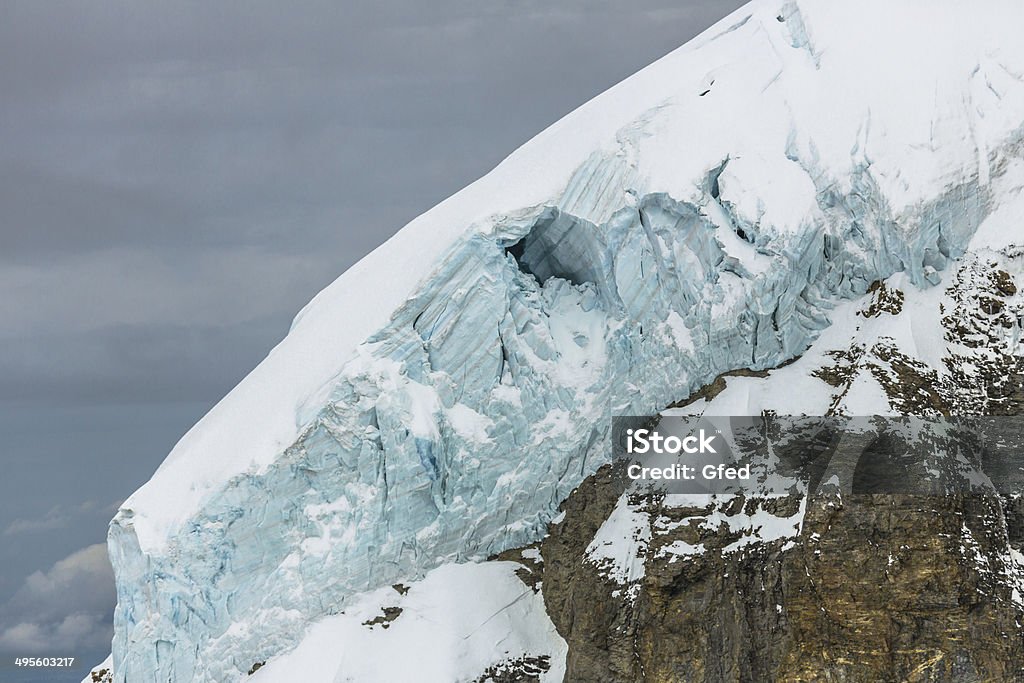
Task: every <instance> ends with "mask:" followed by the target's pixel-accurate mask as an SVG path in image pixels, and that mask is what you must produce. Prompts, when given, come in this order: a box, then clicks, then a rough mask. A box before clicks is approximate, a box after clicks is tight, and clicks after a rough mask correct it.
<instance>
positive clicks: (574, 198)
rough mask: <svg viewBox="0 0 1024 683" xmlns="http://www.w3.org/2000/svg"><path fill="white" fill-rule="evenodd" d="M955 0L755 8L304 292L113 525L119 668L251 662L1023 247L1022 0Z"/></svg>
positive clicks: (505, 534)
mask: <svg viewBox="0 0 1024 683" xmlns="http://www.w3.org/2000/svg"><path fill="white" fill-rule="evenodd" d="M943 2H944V3H945V4H948V5H950V7H949V8H947V9H946V11H941V12H940V11H936V9H937V4H936V3H935V2H928V3H925V2H916V1H915V2H906V3H899V4H898V5H893V4H892V3H886V2H881V1H880V0H872V1H870V2H862V3H856V4H853V3H845V4H844V3H835V2H828V1H826V0H803V1H800V2H782V1H780V0H765V1H760V0H759V1H757V2H753V3H751V4H749V5H747V6H745V7H744V8H742V9H740V10H738V11H737V12H735V13H734V14H732V15H730V16H729V17H727V18H726V19H724V20H723V21H722V22H719V23H718V24H716V25H715V26H714V27H712V28H711V29H709V30H708V31H707V32H705V33H704V34H702V35H701V36H700V37H698V38H697V39H695V40H694V41H692V42H691V43H689V44H687V45H685V46H683V47H682V48H680V49H678V50H676V51H675V52H672V53H671V54H669V55H667V56H666V57H664V58H663V59H661V60H659V61H658V62H656V63H655V64H653V65H651V66H650V67H648V68H646V69H644V70H642V71H640V72H639V73H637V74H636V75H634V76H632V77H630V78H629V79H627V80H626V81H624V82H622V83H620V84H619V85H617V86H615V87H613V88H611V89H610V90H608V91H607V92H605V93H604V94H602V95H600V96H599V97H597V98H595V99H594V100H592V101H591V102H589V103H587V104H586V105H584V106H582V107H580V108H579V109H577V110H576V111H574V112H573V113H571V114H569V115H568V116H567V117H565V118H564V119H562V120H561V121H559V122H558V123H556V124H554V125H553V126H551V127H550V128H549V129H547V130H545V131H544V132H542V133H541V134H540V135H538V136H537V137H535V138H534V139H533V140H531V141H530V142H529V143H527V144H526V145H524V146H523V147H522V148H520V149H519V150H517V151H516V152H514V153H513V154H512V155H510V156H509V157H508V159H506V160H505V161H504V162H503V163H502V164H500V165H499V166H498V167H497V168H496V169H495V170H494V171H492V172H491V173H489V174H488V175H487V176H485V177H483V178H482V179H480V180H479V181H477V182H476V183H474V184H472V185H470V186H469V187H467V188H466V189H464V190H463V191H461V192H459V193H458V194H456V195H454V196H453V197H451V198H449V199H448V200H446V201H444V202H442V203H441V204H439V205H438V206H437V207H435V208H434V209H432V210H431V211H428V212H427V213H426V214H424V215H423V216H421V217H419V218H417V219H416V220H414V221H413V222H412V223H410V224H409V225H408V226H406V227H405V228H404V229H403V230H401V231H400V232H399V233H398V234H396V235H395V236H394V237H393V238H392V239H391V240H389V241H388V242H387V243H386V244H384V245H383V246H382V247H380V248H379V249H377V250H376V251H375V252H373V253H372V254H371V255H369V256H368V257H367V258H365V259H363V260H362V261H361V262H360V263H358V264H357V265H355V266H354V267H353V268H352V269H350V270H349V271H348V272H346V273H345V274H344V275H342V276H341V277H340V278H339V279H338V280H337V281H335V282H334V283H333V284H332V285H330V286H329V287H327V288H326V289H325V290H324V291H323V292H321V293H320V294H319V295H317V297H316V298H315V299H314V300H313V301H312V302H311V303H310V304H309V305H308V306H307V307H306V308H305V309H304V310H303V311H302V312H301V313H300V314H299V315H298V316H297V318H296V320H295V322H294V324H293V327H292V330H291V331H290V333H289V334H288V336H287V337H286V338H285V339H284V340H283V341H282V342H281V343H280V344H279V345H278V346H277V347H276V348H275V349H274V350H273V351H272V352H271V353H270V355H269V356H268V358H267V359H266V360H265V361H264V362H263V363H261V364H260V366H259V367H257V368H256V369H255V370H254V371H253V372H252V373H251V374H250V375H249V376H248V377H247V378H246V379H245V380H243V381H242V383H240V384H239V386H238V387H236V388H235V389H234V390H233V391H232V392H231V393H230V394H229V395H228V396H227V397H225V398H224V399H223V400H222V401H221V402H220V403H219V404H218V405H217V406H216V407H215V408H214V409H213V410H211V411H210V413H209V414H208V415H207V416H206V417H204V418H203V419H202V420H201V421H200V422H199V423H198V424H197V425H196V426H195V427H194V428H193V429H192V430H191V431H190V432H189V433H188V434H187V435H186V436H185V437H184V438H183V439H182V440H181V441H180V442H179V444H178V445H177V446H176V447H175V449H174V450H173V451H172V453H171V454H170V455H169V456H168V458H167V460H166V461H165V463H164V464H163V465H162V466H161V467H160V469H159V470H158V471H157V473H156V474H155V475H154V476H153V478H152V479H151V480H150V481H149V482H148V483H147V484H146V485H145V486H143V487H142V488H141V489H140V490H139V491H137V492H136V493H135V494H134V495H133V496H132V497H131V498H130V499H129V500H127V501H126V502H125V503H124V505H123V506H122V509H121V511H120V512H119V513H118V516H117V517H116V518H115V520H114V522H113V524H112V527H111V535H110V541H111V554H112V557H113V559H114V563H115V569H116V572H117V579H118V586H119V605H118V609H117V614H116V637H115V643H114V668H115V672H116V676H117V678H115V680H118V681H123V680H125V679H126V678H127V679H135V678H136V676H143V677H147V678H148V677H153V676H154V675H155V674H154V672H156V673H157V674H159V677H162V679H164V678H167V677H171V678H172V679H175V680H217V681H225V680H233V679H236V678H239V677H240V676H241V675H242V674H244V673H245V672H246V671H247V670H248V669H249V668H250V666H251V665H252V664H253V663H254V662H257V661H264V660H266V659H268V658H269V657H271V656H273V655H274V654H277V653H279V652H281V651H283V650H287V649H288V648H290V647H292V646H293V645H294V644H295V642H296V638H297V637H298V636H297V634H300V633H301V632H302V631H303V630H304V629H305V627H306V626H307V625H308V624H309V623H311V622H312V621H314V620H315V619H317V618H319V617H321V616H323V615H324V614H327V613H328V612H329V611H330V610H333V609H338V608H340V606H343V605H345V604H346V603H347V601H350V600H351V599H352V596H353V595H354V594H356V593H358V592H359V591H365V590H367V589H373V588H377V587H379V586H382V585H387V584H388V583H390V582H392V581H395V580H398V579H401V578H406V577H420V576H423V575H424V574H426V573H427V572H428V571H430V570H432V569H434V568H435V567H438V566H440V565H442V564H444V563H447V562H461V561H465V560H473V559H479V558H483V557H487V556H489V555H492V554H494V553H497V552H500V551H502V550H504V549H506V548H509V547H513V546H516V545H521V544H524V543H528V542H531V541H534V540H536V539H537V538H538V537H539V535H541V534H542V533H543V531H544V529H545V528H546V525H547V522H548V521H549V520H550V519H551V517H552V516H554V514H555V510H556V509H557V507H558V505H559V503H560V502H561V501H562V500H563V499H564V498H565V496H566V495H568V493H569V492H570V491H572V489H573V488H574V487H575V486H576V485H577V484H578V483H579V482H580V481H581V480H582V479H583V477H585V476H586V475H587V474H589V473H591V472H593V471H594V470H595V469H596V468H597V467H598V466H599V465H601V464H602V463H603V462H604V461H605V460H606V459H607V457H608V453H607V448H606V447H605V445H606V444H605V440H606V438H607V430H608V427H609V426H610V424H609V420H608V417H609V416H610V415H612V414H617V413H618V414H628V413H632V414H645V413H649V412H653V411H656V410H660V409H662V408H663V407H665V406H667V405H669V404H671V403H673V402H674V401H677V400H679V399H682V398H685V397H686V396H688V395H690V393H691V392H692V391H693V390H695V389H696V388H698V387H700V386H702V385H704V384H706V383H708V382H709V381H711V380H712V379H714V378H715V377H717V376H719V375H721V374H722V373H724V372H727V371H730V370H735V369H738V368H752V369H759V370H760V369H765V368H771V367H775V366H777V365H779V364H781V363H783V362H785V361H789V360H791V359H793V358H794V357H796V356H798V355H800V354H802V353H803V352H804V351H805V350H806V349H807V348H808V347H809V346H810V344H811V343H812V342H813V341H814V340H815V339H816V338H818V336H819V334H820V332H821V330H823V329H825V328H827V327H828V326H829V324H830V323H831V322H832V320H833V319H834V318H835V316H836V315H838V314H845V313H843V312H844V311H845V309H844V308H842V306H843V304H840V308H839V309H836V308H835V306H836V305H837V302H840V301H841V300H843V299H850V298H853V297H859V296H862V295H864V294H865V293H867V292H869V288H870V287H872V286H875V285H874V284H873V283H876V282H879V281H882V280H885V279H887V278H890V277H892V276H894V275H895V276H896V277H897V278H899V282H900V287H901V288H902V287H906V288H915V289H916V288H919V287H927V286H928V285H934V284H936V283H939V282H940V280H941V278H942V273H943V272H944V271H945V270H946V269H947V266H948V264H949V263H950V261H951V259H955V258H956V257H958V256H960V255H961V254H962V253H963V252H964V250H965V249H966V248H967V247H968V244H969V243H970V240H971V239H972V235H974V234H975V232H976V231H977V230H978V227H979V225H983V226H984V231H983V234H984V235H985V236H984V238H983V239H984V240H985V241H986V244H995V243H997V242H999V241H1000V240H1003V242H1005V243H1010V242H1014V238H1007V237H1006V236H1005V235H1006V231H1007V230H1015V229H1016V230H1019V228H1016V226H1014V225H1013V224H1012V220H1011V218H1012V217H1011V216H1009V215H1007V214H1005V213H1004V212H1005V209H1004V207H1006V206H1009V205H1010V203H1011V202H1018V204H1016V205H1019V195H1020V186H1021V182H1020V174H1019V169H1020V167H1021V166H1020V165H1021V160H1020V159H1021V155H1022V143H1021V139H1022V135H1021V131H1022V124H1024V76H1022V75H1024V44H1022V43H1021V42H1020V41H1019V40H1018V39H1017V36H1016V35H1015V34H1016V32H1017V28H1018V27H1019V26H1021V25H1024V7H1022V6H1020V5H1019V4H1017V3H1013V2H1008V1H1005V2H992V3H990V4H988V5H987V6H986V11H985V12H975V13H972V14H971V15H970V16H963V13H961V12H958V11H956V9H955V8H954V7H953V4H954V3H953V2H952V0H943ZM997 46H998V47H997ZM979 239H980V238H979ZM1016 242H1018V243H1019V242H1020V240H1019V239H1016ZM897 273H898V275H896V274H897ZM872 291H874V290H872ZM837 311H838V313H837ZM851 315H852V314H851ZM723 400H724V399H723ZM820 409H821V410H826V409H828V406H826V405H824V404H822V405H821V406H820ZM239 624H244V627H242V626H239ZM143 672H145V673H144V674H143Z"/></svg>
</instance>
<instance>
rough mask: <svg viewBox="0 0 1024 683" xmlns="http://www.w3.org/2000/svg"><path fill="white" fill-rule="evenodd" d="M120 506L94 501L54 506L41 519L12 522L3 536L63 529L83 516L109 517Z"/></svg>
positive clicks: (117, 502)
mask: <svg viewBox="0 0 1024 683" xmlns="http://www.w3.org/2000/svg"><path fill="white" fill-rule="evenodd" d="M120 505H121V503H120V501H116V502H114V503H111V504H109V505H101V504H99V503H97V502H96V501H94V500H87V501H85V502H84V503H80V504H78V505H70V506H68V505H54V506H53V507H52V508H50V509H49V510H48V511H47V512H46V514H44V515H43V516H42V517H34V518H18V519H15V520H13V521H12V522H10V523H9V524H8V525H7V526H6V527H5V528H4V532H3V535H4V536H16V535H18V534H28V533H36V532H40V531H52V530H54V529H64V528H66V527H68V526H70V525H71V524H72V523H73V522H74V521H75V520H77V519H78V518H79V517H81V516H82V515H85V514H93V513H96V514H102V515H106V516H111V515H113V514H114V512H115V511H116V510H117V508H118V507H119V506H120Z"/></svg>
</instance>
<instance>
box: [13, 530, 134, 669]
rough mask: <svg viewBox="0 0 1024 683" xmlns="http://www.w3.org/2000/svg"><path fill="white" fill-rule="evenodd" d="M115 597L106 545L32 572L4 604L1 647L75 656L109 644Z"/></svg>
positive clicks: (25, 652)
mask: <svg viewBox="0 0 1024 683" xmlns="http://www.w3.org/2000/svg"><path fill="white" fill-rule="evenodd" d="M115 600H116V597H115V591H114V574H113V571H112V569H111V567H110V560H109V559H108V557H107V548H106V545H105V544H103V543H97V544H95V545H90V546H88V547H86V548H82V549H81V550H78V551H76V552H74V553H72V554H71V555H68V556H67V557H65V558H64V559H62V560H59V561H57V562H56V563H54V565H53V566H52V567H50V568H49V569H48V570H46V571H36V572H34V573H32V574H30V575H29V576H28V577H27V578H26V579H25V581H24V583H23V584H22V585H21V587H20V588H19V589H18V591H17V592H16V593H15V594H14V596H13V597H12V598H11V599H10V600H9V601H8V602H7V604H5V605H3V606H2V607H0V651H5V652H9V653H11V654H15V655H30V654H34V653H35V654H38V653H48V654H56V655H57V656H73V655H74V653H76V652H81V651H82V650H83V649H102V648H104V647H107V646H109V644H110V638H111V635H112V633H113V631H112V624H111V616H112V612H113V608H114V603H115Z"/></svg>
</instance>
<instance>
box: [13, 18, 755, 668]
mask: <svg viewBox="0 0 1024 683" xmlns="http://www.w3.org/2000/svg"><path fill="white" fill-rule="evenodd" d="M739 4H741V3H740V2H736V1H735V0H696V1H686V0H682V1H672V0H630V1H628V2H627V1H625V0H617V1H614V2H613V1H602V0H594V1H592V2H584V1H583V0H568V1H559V2H550V1H547V2H543V1H541V0H516V1H514V2H513V1H512V0H432V1H431V2H422V1H421V0H390V1H386V2H382V1H375V2H305V3H298V4H296V3H275V4H271V3H266V2H229V3H210V2H206V1H202V2H199V1H197V2H174V3H156V2H137V1H132V2H104V3H83V2H75V1H69V2H63V3H58V2H48V1H43V0H24V1H17V0H4V2H3V3H0V293H2V294H0V348H2V350H3V351H2V353H0V467H2V469H3V472H4V475H3V476H2V477H0V657H2V658H3V661H2V662H0V678H2V679H3V680H19V681H20V680H24V681H28V680H40V681H43V680H46V681H50V680H69V681H78V680H80V679H81V673H64V674H61V675H57V674H41V673H37V674H34V675H32V676H26V675H25V674H24V672H21V673H18V672H14V671H12V670H11V669H10V668H8V667H9V666H10V660H11V658H12V657H13V656H15V655H25V654H46V655H52V656H70V655H75V656H78V657H79V659H80V661H83V662H85V661H88V662H89V663H94V662H95V661H98V659H100V658H102V657H103V656H104V655H105V654H106V650H107V649H109V648H108V642H109V638H110V626H109V624H110V612H111V609H112V606H113V600H114V597H113V588H112V582H111V579H110V570H109V566H108V565H107V564H106V559H105V553H104V549H103V548H102V547H101V546H99V545H97V544H100V543H102V542H103V541H104V537H105V531H106V523H107V521H108V519H109V518H110V516H111V514H112V512H113V510H114V509H115V508H116V505H117V504H118V503H119V502H120V501H121V500H122V499H123V498H125V497H127V496H128V495H129V494H130V493H131V491H132V490H134V488H135V487H137V486H138V485H139V484H140V483H142V482H143V481H144V480H145V479H146V478H147V477H148V475H149V474H150V473H151V472H152V471H153V470H154V469H155V468H156V466H157V465H158V464H159V462H160V461H161V459H162V458H163V456H164V455H165V454H166V453H167V452H168V451H169V450H170V448H171V447H172V446H173V444H174V442H175V441H176V440H177V438H178V437H180V436H181V434H183V433H184V432H185V431H186V430H187V429H188V427H189V426H191V424H192V423H194V422H195V421H196V420H197V419H198V418H199V417H200V416H201V415H202V414H203V413H204V412H205V411H206V410H207V409H208V408H209V407H210V406H211V405H212V404H213V403H214V402H215V401H216V400H217V399H219V398H220V397H221V396H222V395H223V394H224V393H226V392H227V391H228V390H229V389H230V388H231V387H232V386H233V385H234V384H235V383H236V382H237V381H238V380H239V379H240V378H241V377H242V376H243V375H244V374H245V373H246V372H247V371H248V370H249V369H251V368H252V367H253V366H255V365H256V364H257V363H258V362H259V361H260V359H262V357H263V356H264V355H265V354H266V352H267V351H268V350H269V349H270V348H271V347H272V346H273V345H274V344H275V343H276V342H277V341H278V340H279V339H280V338H281V337H282V336H283V335H284V334H285V332H286V331H287V328H288V324H289V322H290V320H291V317H292V316H293V315H294V314H295V313H296V312H297V311H298V309H299V308H300V307H301V306H302V305H303V304H304V303H305V302H306V301H307V300H308V299H309V298H311V297H312V296H313V295H314V294H315V293H316V292H317V291H318V290H319V289H321V288H322V287H323V286H324V285H326V284H327V283H328V282H330V281H331V280H332V279H334V278H335V277H336V276H337V275H339V274H340V273H341V272H343V271H344V270H345V269H346V268H348V267H349V266H350V265H351V264H352V263H354V262H355V261H356V260H358V259H359V258H360V257H361V256H363V255H364V254H365V253H367V252H368V251H369V250H371V249H373V247H375V246H376V245H377V244H379V243H381V242H382V241H384V240H385V239H387V238H388V237H389V236H390V235H391V234H393V233H394V232H395V231H396V230H397V229H398V228H400V227H401V226H402V225H403V224H405V223H406V222H408V221H409V220H410V219H411V218H413V217H415V216H416V215H418V214H419V213H421V212H423V211H424V210H426V209H428V208H430V206H432V205H433V204H435V203H437V202H438V201H440V200H441V199H443V198H445V197H446V196H448V195H450V194H451V193H453V192H455V191H457V190H458V189H460V188H461V187H463V186H465V185H466V184H467V183H469V182H471V181H472V180H474V179H475V178H477V177H479V176H480V175H482V174H483V173H486V172H487V171H488V170H490V169H491V168H492V167H493V166H494V165H495V164H497V163H498V162H499V161H500V160H501V159H502V158H503V157H504V156H506V155H507V154H508V153H509V152H511V151H512V150H513V149H515V148H516V147H517V146H519V145H520V144H521V143H523V142H524V141H526V140H527V139H529V138H530V137H531V136H532V135H534V134H535V133H537V132H539V131H540V130H541V129H543V128H544V127H545V126H547V125H548V124H550V123H552V122H553V121H555V120H557V119H558V118H559V117H560V116H562V115H563V114H565V113H567V112H569V111H570V110H572V109H573V108H574V107H576V106H578V105H580V104H582V103H583V102H585V101H586V100H588V99H590V98H591V97H593V96H594V95H596V94H597V93H599V92H601V91H602V90H604V89H605V88H607V87H609V86H611V85H613V84H614V83H616V82H617V81H619V80H621V79H622V78H624V77H626V76H628V75H629V74H631V73H633V72H635V71H636V70H637V69H639V68H641V67H643V66H645V65H646V64H648V63H650V62H651V61H653V60H655V59H657V58H658V57H660V56H661V55H663V54H665V53H666V52H668V51H669V50H671V49H673V48H675V47H677V46H678V45H680V44H682V43H684V42H685V41H686V40H688V39H689V38H691V37H692V36H693V35H695V34H696V33H698V32H699V31H700V30H702V29H703V28H705V27H706V26H708V25H710V24H711V23H712V22H714V21H715V20H717V19H718V18H720V17H721V16H724V15H725V14H726V13H728V12H729V11H731V10H732V9H734V8H735V7H737V6H739Z"/></svg>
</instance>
